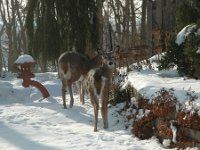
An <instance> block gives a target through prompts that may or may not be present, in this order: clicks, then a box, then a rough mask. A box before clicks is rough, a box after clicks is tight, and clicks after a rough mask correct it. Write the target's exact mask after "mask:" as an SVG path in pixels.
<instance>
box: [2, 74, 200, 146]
mask: <svg viewBox="0 0 200 150" xmlns="http://www.w3.org/2000/svg"><path fill="white" fill-rule="evenodd" d="M34 80H37V81H39V82H40V83H42V84H43V85H44V86H45V87H46V88H47V90H48V91H49V93H50V97H48V98H46V99H44V100H42V94H41V93H40V91H39V90H38V89H36V88H34V87H29V88H24V87H22V85H21V83H22V80H21V79H17V78H16V75H13V74H10V75H7V76H6V77H5V78H0V85H1V86H0V150H68V149H74V150H77V149H80V150H81V149H83V150H86V149H87V150H90V149H91V150H95V149H98V150H107V149H109V150H116V149H120V150H164V149H165V148H164V146H163V145H161V144H159V142H158V140H157V139H156V138H154V137H153V138H151V139H149V140H139V139H138V138H136V137H135V136H134V135H132V134H131V127H129V128H126V127H125V123H124V122H125V118H124V117H123V116H121V115H119V114H118V111H119V110H120V109H121V108H123V106H124V104H123V103H122V104H118V105H117V106H110V107H109V110H108V111H109V116H108V120H109V128H108V129H106V130H105V129H103V128H102V119H101V115H99V124H98V132H93V120H94V115H93V108H92V106H91V104H90V100H89V97H87V95H86V104H84V105H82V104H81V103H80V101H79V95H78V89H77V88H76V87H75V86H74V87H73V90H74V98H75V104H74V107H73V108H69V107H68V109H63V105H62V98H61V83H60V80H59V79H58V78H57V73H55V72H47V73H37V74H36V77H35V78H34ZM128 81H129V83H131V84H133V85H134V86H135V87H136V88H138V90H139V91H141V93H143V94H146V96H148V95H149V96H150V95H151V94H153V92H155V91H157V90H158V89H159V88H161V87H165V86H166V87H172V88H175V89H177V95H179V96H181V95H182V97H183V96H184V95H185V93H186V92H187V91H188V90H190V91H193V90H194V91H196V93H197V95H198V96H200V88H199V87H200V81H199V80H193V79H188V80H184V79H183V78H182V77H177V74H176V73H174V72H173V73H171V72H159V71H152V70H146V71H142V72H137V71H131V72H130V73H129V75H128ZM67 101H68V104H69V95H68V94H67ZM197 104H198V103H197ZM193 149H195V148H193Z"/></svg>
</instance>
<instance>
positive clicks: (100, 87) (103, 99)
mask: <svg viewBox="0 0 200 150" xmlns="http://www.w3.org/2000/svg"><path fill="white" fill-rule="evenodd" d="M106 56H108V57H104V61H103V66H102V67H99V68H94V69H91V70H90V71H89V72H88V74H87V76H86V77H85V79H84V86H85V88H86V90H87V92H88V94H89V96H90V100H91V103H92V105H93V107H94V117H95V122H94V132H96V131H97V123H98V111H99V108H101V115H102V118H103V127H104V129H106V128H108V108H107V105H108V101H109V91H110V86H111V79H112V75H113V72H114V69H115V67H114V63H113V60H112V57H111V53H107V54H106Z"/></svg>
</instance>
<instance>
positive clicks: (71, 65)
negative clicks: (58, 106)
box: [58, 51, 103, 109]
mask: <svg viewBox="0 0 200 150" xmlns="http://www.w3.org/2000/svg"><path fill="white" fill-rule="evenodd" d="M97 52H98V53H97V54H96V56H95V57H93V58H92V59H89V58H88V57H86V56H85V55H83V54H80V53H78V52H73V51H69V52H64V53H62V54H61V55H60V57H59V58H58V74H59V77H60V79H61V83H62V90H61V91H62V100H63V106H64V109H66V108H67V106H66V88H68V91H69V94H70V104H69V105H70V108H72V107H73V105H74V98H73V93H72V84H73V83H74V82H77V81H78V82H79V86H80V92H79V93H80V101H81V102H82V104H84V90H83V85H82V82H83V79H84V77H85V76H86V75H87V73H88V71H89V70H90V69H92V68H95V67H100V66H101V65H102V62H103V58H102V54H101V53H99V51H97Z"/></svg>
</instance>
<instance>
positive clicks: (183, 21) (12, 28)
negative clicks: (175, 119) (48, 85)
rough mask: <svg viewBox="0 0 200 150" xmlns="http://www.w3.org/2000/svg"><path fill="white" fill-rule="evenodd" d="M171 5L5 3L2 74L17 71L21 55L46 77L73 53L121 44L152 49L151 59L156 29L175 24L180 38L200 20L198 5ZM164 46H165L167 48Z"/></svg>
mask: <svg viewBox="0 0 200 150" xmlns="http://www.w3.org/2000/svg"><path fill="white" fill-rule="evenodd" d="M170 2H171V3H169V1H167V0H156V1H152V0H125V1H124V0H27V1H23V0H1V1H0V20H1V22H0V38H1V41H0V58H1V59H0V68H1V70H0V72H2V71H3V68H4V69H5V70H7V71H14V67H13V62H14V61H15V60H16V58H17V57H18V56H19V55H20V53H28V54H30V55H32V56H33V57H34V59H36V61H37V64H38V65H39V67H40V69H41V71H42V72H44V71H49V70H55V66H56V64H55V60H57V58H58V56H59V55H60V54H61V53H62V52H63V51H68V50H74V51H78V52H80V53H85V54H87V55H89V56H91V55H92V53H93V52H94V50H95V49H97V48H101V49H104V50H107V51H110V50H114V48H115V46H117V45H120V47H121V48H122V49H129V48H131V47H134V46H138V45H147V46H148V49H147V51H148V54H149V56H151V55H153V54H154V52H153V49H154V48H155V45H154V44H152V43H154V39H153V38H154V36H152V35H153V33H154V30H153V29H154V27H157V28H159V31H166V29H167V27H165V26H164V25H163V24H164V23H166V22H168V23H170V22H172V23H171V24H168V25H166V26H173V29H170V32H173V33H174V34H175V33H177V32H178V31H179V30H180V29H181V28H182V27H183V26H184V25H187V24H188V23H190V22H196V21H197V18H198V15H199V13H198V14H197V13H196V12H195V10H199V7H198V6H199V2H198V0H172V1H170ZM172 6H173V7H172ZM155 7H156V9H155ZM185 8H187V9H185ZM188 8H189V9H188ZM154 10H156V11H154ZM158 10H161V11H160V12H162V13H160V12H159V11H158ZM168 10H170V11H171V12H173V13H174V14H173V16H174V17H171V20H170V21H169V16H167V15H166V14H167V12H168ZM171 12H168V13H169V14H170V13H171ZM155 16H156V17H155ZM155 24H156V25H155ZM161 33H162V34H160V35H161V36H162V38H161V40H162V39H165V38H163V37H164V36H165V34H163V33H164V32H161ZM164 42H166V41H163V42H162V41H161V44H163V43H164ZM163 45H164V44H163ZM164 47H165V46H163V47H162V48H164Z"/></svg>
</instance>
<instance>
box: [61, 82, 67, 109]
mask: <svg viewBox="0 0 200 150" xmlns="http://www.w3.org/2000/svg"><path fill="white" fill-rule="evenodd" d="M65 95H66V85H65V83H62V99H63V106H64V109H66V108H67V105H66V99H65Z"/></svg>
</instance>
